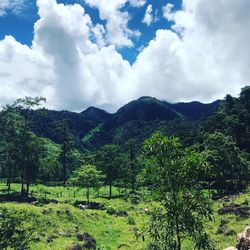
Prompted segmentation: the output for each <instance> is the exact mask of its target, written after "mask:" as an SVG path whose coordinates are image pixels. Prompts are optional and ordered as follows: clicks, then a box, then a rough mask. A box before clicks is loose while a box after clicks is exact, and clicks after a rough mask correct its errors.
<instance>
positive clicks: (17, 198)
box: [0, 192, 37, 203]
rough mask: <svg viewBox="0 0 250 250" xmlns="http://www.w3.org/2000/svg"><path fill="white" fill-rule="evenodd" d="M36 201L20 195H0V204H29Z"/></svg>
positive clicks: (33, 198)
mask: <svg viewBox="0 0 250 250" xmlns="http://www.w3.org/2000/svg"><path fill="white" fill-rule="evenodd" d="M34 201H37V199H36V198H35V197H27V196H23V195H20V193H18V192H16V193H11V194H0V203H1V202H21V203H31V202H34Z"/></svg>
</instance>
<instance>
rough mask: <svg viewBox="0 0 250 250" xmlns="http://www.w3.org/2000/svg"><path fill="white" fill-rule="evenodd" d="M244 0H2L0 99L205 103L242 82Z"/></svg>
mask: <svg viewBox="0 0 250 250" xmlns="http://www.w3.org/2000/svg"><path fill="white" fill-rule="evenodd" d="M249 13H250V1H249V0H237V1H225V0H0V104H6V103H10V102H13V101H15V100H16V99H17V98H20V97H24V96H44V97H46V98H47V104H46V106H47V107H48V108H53V109H57V110H60V109H68V110H74V111H81V110H83V109H85V108H87V107H88V106H96V107H99V108H103V109H106V110H107V111H110V112H113V111H115V110H117V108H119V107H120V106H122V105H123V104H125V103H127V102H129V101H131V100H134V99H137V98H139V97H141V96H153V97H156V98H158V99H161V100H165V101H168V102H172V103H173V102H180V101H185V102H188V101H194V100H196V101H201V102H206V103H207V102H212V101H214V100H216V99H219V98H220V99H221V98H223V97H224V96H225V95H226V94H231V95H233V96H237V95H238V94H239V92H240V89H241V88H242V87H244V86H245V85H246V84H248V85H249V84H250V69H249V65H250V49H249V41H250V15H249Z"/></svg>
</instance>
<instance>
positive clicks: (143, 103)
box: [113, 96, 180, 124]
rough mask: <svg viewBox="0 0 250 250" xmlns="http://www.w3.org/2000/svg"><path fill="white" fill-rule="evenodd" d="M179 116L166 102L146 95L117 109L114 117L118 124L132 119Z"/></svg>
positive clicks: (142, 119)
mask: <svg viewBox="0 0 250 250" xmlns="http://www.w3.org/2000/svg"><path fill="white" fill-rule="evenodd" d="M179 116H180V114H178V113H177V112H176V111H175V110H173V109H171V107H169V106H168V105H166V104H165V103H164V102H161V101H159V100H158V99H156V98H152V97H148V96H145V97H141V98H139V99H138V100H135V101H132V102H130V103H128V104H126V105H124V106H123V107H122V108H120V109H119V110H118V111H117V113H116V114H115V115H114V117H113V119H115V120H116V122H117V123H118V124H122V123H125V122H128V121H131V120H140V121H153V120H161V121H164V120H172V119H174V118H177V117H179Z"/></svg>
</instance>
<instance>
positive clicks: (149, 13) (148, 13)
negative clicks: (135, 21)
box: [142, 4, 153, 26]
mask: <svg viewBox="0 0 250 250" xmlns="http://www.w3.org/2000/svg"><path fill="white" fill-rule="evenodd" d="M152 11H153V6H152V4H149V5H148V7H147V9H146V12H145V15H144V18H143V20H142V22H143V23H145V24H147V25H148V26H150V24H151V23H152V21H153V15H152Z"/></svg>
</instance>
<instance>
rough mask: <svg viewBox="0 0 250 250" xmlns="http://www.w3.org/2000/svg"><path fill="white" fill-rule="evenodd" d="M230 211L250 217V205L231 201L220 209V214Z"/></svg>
mask: <svg viewBox="0 0 250 250" xmlns="http://www.w3.org/2000/svg"><path fill="white" fill-rule="evenodd" d="M228 213H234V214H235V215H238V216H241V217H248V216H249V207H247V206H241V205H239V204H235V203H231V204H229V205H226V206H224V207H223V208H220V209H219V210H218V214H219V215H223V214H228Z"/></svg>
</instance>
